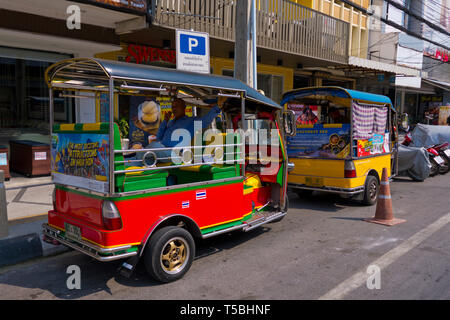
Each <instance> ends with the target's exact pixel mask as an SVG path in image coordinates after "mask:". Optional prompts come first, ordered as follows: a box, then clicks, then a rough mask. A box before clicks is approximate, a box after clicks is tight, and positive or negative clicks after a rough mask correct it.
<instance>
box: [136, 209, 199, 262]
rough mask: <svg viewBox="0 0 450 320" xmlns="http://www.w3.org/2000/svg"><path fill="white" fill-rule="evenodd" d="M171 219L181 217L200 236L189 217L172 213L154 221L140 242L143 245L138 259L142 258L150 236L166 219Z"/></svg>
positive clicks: (196, 226)
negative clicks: (188, 222)
mask: <svg viewBox="0 0 450 320" xmlns="http://www.w3.org/2000/svg"><path fill="white" fill-rule="evenodd" d="M173 217H181V218H186V219H187V220H189V221H190V222H191V223H192V225H193V226H195V228H196V229H197V231H198V233H199V234H201V232H200V228H199V226H198V225H197V223H196V222H195V221H194V220H193V219H192V218H190V217H188V216H186V215H183V214H178V213H173V214H169V215H167V216H164V217H161V218H160V219H159V220H158V221H156V222H155V223H154V224H153V225H152V226H151V227H150V229H149V230H148V231H147V233H146V234H145V236H144V239H143V241H142V242H141V243H142V244H143V245H142V247H141V249H140V252H139V254H138V255H139V257H141V256H142V253H143V252H144V249H145V246H146V245H147V242H148V239H150V237H151V235H152V234H153V232H154V231H155V230H156V229H157V228H158V226H159V225H160V224H161V223H163V222H164V221H166V220H167V219H170V218H173Z"/></svg>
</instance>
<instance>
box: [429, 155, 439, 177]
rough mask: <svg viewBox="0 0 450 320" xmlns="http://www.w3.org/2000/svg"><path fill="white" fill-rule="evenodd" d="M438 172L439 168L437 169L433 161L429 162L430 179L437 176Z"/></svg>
mask: <svg viewBox="0 0 450 320" xmlns="http://www.w3.org/2000/svg"><path fill="white" fill-rule="evenodd" d="M430 160H431V159H430ZM438 172H439V167H438V165H437V164H436V163H435V162H434V161H433V160H431V170H430V177H433V176H435V175H437V174H438Z"/></svg>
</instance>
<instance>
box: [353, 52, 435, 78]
mask: <svg viewBox="0 0 450 320" xmlns="http://www.w3.org/2000/svg"><path fill="white" fill-rule="evenodd" d="M348 64H349V65H350V66H355V67H360V68H364V69H370V70H376V71H383V72H390V73H395V74H397V75H405V76H412V77H426V76H428V73H427V72H424V71H421V70H417V69H413V68H408V67H403V66H399V65H396V64H390V63H383V62H379V61H375V60H368V59H363V58H359V57H353V56H350V57H349V58H348Z"/></svg>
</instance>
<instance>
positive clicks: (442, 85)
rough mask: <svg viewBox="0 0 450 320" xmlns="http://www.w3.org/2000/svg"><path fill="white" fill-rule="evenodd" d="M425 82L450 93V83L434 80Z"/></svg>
mask: <svg viewBox="0 0 450 320" xmlns="http://www.w3.org/2000/svg"><path fill="white" fill-rule="evenodd" d="M422 81H423V82H425V83H428V84H430V85H432V86H434V87H437V88H440V89H442V90H446V91H450V83H449V82H445V81H437V80H433V79H422Z"/></svg>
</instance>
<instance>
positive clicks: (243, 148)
mask: <svg viewBox="0 0 450 320" xmlns="http://www.w3.org/2000/svg"><path fill="white" fill-rule="evenodd" d="M241 114H242V117H241V124H242V125H241V126H242V137H241V138H242V141H241V143H242V147H241V148H242V152H241V156H242V160H244V162H242V176H243V177H245V133H246V131H247V124H246V122H245V97H244V93H241Z"/></svg>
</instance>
